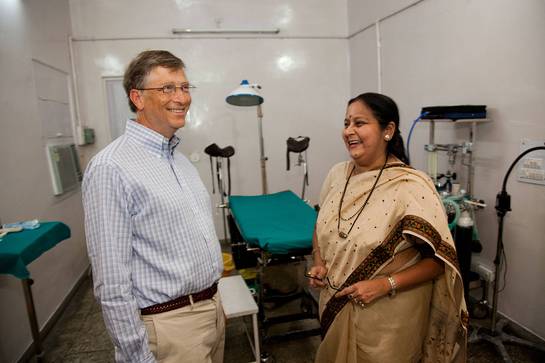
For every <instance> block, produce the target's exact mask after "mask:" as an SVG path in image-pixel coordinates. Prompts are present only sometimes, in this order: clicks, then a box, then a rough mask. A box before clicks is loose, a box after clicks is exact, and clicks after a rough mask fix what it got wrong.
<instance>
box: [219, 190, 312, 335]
mask: <svg viewBox="0 0 545 363" xmlns="http://www.w3.org/2000/svg"><path fill="white" fill-rule="evenodd" d="M229 209H230V216H229V217H231V220H233V221H234V223H231V222H230V232H231V249H232V251H233V256H234V258H235V265H236V266H237V269H241V268H244V267H253V266H256V265H257V271H256V272H257V275H256V280H255V287H256V290H257V291H256V293H257V302H258V306H259V313H258V315H259V320H260V333H261V341H262V342H266V341H267V340H268V339H270V338H273V337H282V338H292V337H297V336H308V335H316V334H319V329H318V328H305V329H295V330H294V329H291V330H289V331H284V332H281V333H279V331H278V330H271V332H274V335H271V334H269V328H270V327H271V326H272V325H274V324H279V323H285V322H291V321H296V320H304V319H313V320H316V319H317V316H318V313H317V305H316V302H315V301H314V300H313V298H312V296H311V294H310V292H309V291H308V287H307V286H304V285H303V286H300V285H299V286H297V287H296V290H293V291H291V292H287V291H284V292H275V291H274V289H273V288H271V287H270V286H267V285H268V284H267V283H266V282H265V281H266V280H270V278H268V279H264V275H265V273H266V272H267V271H269V268H270V267H272V266H273V265H285V266H286V268H288V269H289V267H288V266H287V265H290V264H301V263H303V264H305V263H306V256H307V255H310V254H311V251H312V236H313V234H314V224H315V223H316V218H317V212H316V211H315V210H314V209H313V208H312V207H310V206H309V205H308V204H307V203H305V202H304V201H303V200H302V199H301V198H299V197H298V196H297V195H295V194H294V193H293V192H291V191H283V192H279V193H274V194H265V195H253V196H241V195H233V196H230V197H229ZM232 224H234V225H235V226H234V227H233V226H232ZM239 232H240V233H239ZM240 249H242V251H240ZM237 251H238V252H237ZM252 253H253V259H252V258H248V256H251V255H252ZM256 254H257V255H259V257H256ZM237 257H238V258H237ZM248 260H250V261H252V262H253V263H252V262H250V263H247V261H248ZM292 266H293V265H292ZM295 266H297V265H295ZM299 266H300V265H299ZM289 271H296V272H297V271H298V268H297V267H294V268H293V267H292V270H289ZM271 276H272V278H273V279H276V280H277V282H278V281H282V280H278V279H281V277H279V276H278V275H277V274H275V273H274V272H273V273H271ZM301 277H302V276H301ZM292 278H293V277H292ZM295 278H296V279H297V280H298V281H300V278H299V277H298V275H296V276H295ZM297 284H298V283H297ZM280 285H283V283H282V282H280ZM295 299H299V300H300V311H298V312H295V313H290V314H285V315H280V314H270V313H267V312H266V311H265V310H266V308H265V303H270V304H273V306H276V304H279V305H282V304H284V303H287V302H289V301H292V300H295ZM318 327H319V325H318Z"/></svg>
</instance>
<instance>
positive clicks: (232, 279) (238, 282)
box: [218, 275, 260, 362]
mask: <svg viewBox="0 0 545 363" xmlns="http://www.w3.org/2000/svg"><path fill="white" fill-rule="evenodd" d="M218 291H219V293H220V297H221V303H222V305H223V311H224V313H225V317H226V318H227V319H231V318H237V317H241V316H246V315H252V326H253V334H254V343H253V344H252V341H251V339H250V336H249V335H248V332H246V334H247V335H248V339H249V340H250V345H251V346H252V350H253V352H254V357H255V361H256V362H259V361H260V351H259V330H258V326H257V312H258V311H259V309H258V307H257V304H256V303H255V300H254V298H253V297H252V294H250V290H249V289H248V286H247V285H246V282H244V279H243V278H242V276H240V275H236V276H228V277H222V278H221V279H220V280H219V283H218ZM244 328H246V325H244Z"/></svg>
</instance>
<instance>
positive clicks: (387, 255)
mask: <svg viewBox="0 0 545 363" xmlns="http://www.w3.org/2000/svg"><path fill="white" fill-rule="evenodd" d="M404 231H411V232H413V233H412V234H416V235H422V237H425V240H426V241H429V242H431V243H432V244H433V247H434V249H435V251H436V255H438V256H439V257H442V258H443V259H445V260H446V262H448V263H449V264H450V265H451V266H453V267H454V268H455V269H456V270H458V273H459V267H458V259H457V257H456V250H455V249H454V248H453V247H452V246H451V245H449V244H448V243H447V242H445V241H443V240H442V239H441V235H440V234H439V232H437V230H436V229H435V228H434V227H433V226H432V225H431V224H430V223H429V222H427V221H426V220H424V219H423V218H421V217H418V216H414V215H407V216H405V217H403V219H401V221H399V222H398V223H397V224H396V225H395V226H394V228H393V229H392V230H391V231H390V233H389V234H388V236H387V237H386V239H385V240H384V241H383V243H381V244H380V245H379V246H377V247H376V248H375V249H373V250H372V251H371V253H370V254H369V255H368V256H367V257H366V258H365V259H364V260H363V262H362V263H361V264H360V265H359V266H358V267H357V268H356V269H355V270H354V272H352V273H351V274H350V276H348V278H347V279H346V281H345V282H344V283H343V284H342V286H341V289H344V288H345V287H347V286H350V285H352V284H354V283H356V282H358V281H362V280H368V279H369V278H370V277H371V276H373V274H374V273H375V272H376V271H377V270H378V269H379V268H380V267H381V266H383V265H384V264H385V263H386V262H387V261H388V260H390V259H391V258H392V257H393V256H394V252H395V249H396V247H397V246H398V245H399V244H400V243H401V242H402V241H403V232H404ZM348 301H349V299H348V297H347V296H342V297H339V298H331V299H330V300H329V301H328V302H327V304H326V307H325V310H324V312H323V314H322V319H321V322H320V324H321V330H322V338H323V337H325V335H326V333H327V331H328V329H329V327H330V326H331V324H332V323H333V321H334V320H335V316H336V315H337V314H338V313H339V312H340V311H341V310H342V308H343V307H344V306H345V305H346V304H347V303H348Z"/></svg>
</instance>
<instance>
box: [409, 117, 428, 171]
mask: <svg viewBox="0 0 545 363" xmlns="http://www.w3.org/2000/svg"><path fill="white" fill-rule="evenodd" d="M428 113H429V112H428V111H425V112H422V113H421V114H420V116H418V117H417V118H416V119H415V120H414V121H413V124H412V125H411V129H410V130H409V136H407V160H408V161H409V164H410V163H411V152H410V151H409V145H410V144H411V136H412V134H413V130H414V126H415V125H416V123H417V122H418V121H419V120H420V119H422V117H424V116H426V115H427V114H428Z"/></svg>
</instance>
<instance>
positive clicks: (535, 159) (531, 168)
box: [517, 139, 545, 185]
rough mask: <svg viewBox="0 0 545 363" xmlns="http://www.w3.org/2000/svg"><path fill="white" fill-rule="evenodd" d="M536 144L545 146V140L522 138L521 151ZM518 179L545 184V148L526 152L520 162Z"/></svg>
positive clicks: (524, 181)
mask: <svg viewBox="0 0 545 363" xmlns="http://www.w3.org/2000/svg"><path fill="white" fill-rule="evenodd" d="M536 146H545V140H530V139H521V140H520V152H521V153H522V152H524V151H526V150H528V149H531V148H533V147H536ZM517 174H518V175H517V179H518V181H520V182H523V183H532V184H540V185H545V150H536V151H534V152H531V153H529V154H526V156H524V157H523V158H522V159H521V160H520V161H519V162H518V173H517Z"/></svg>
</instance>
